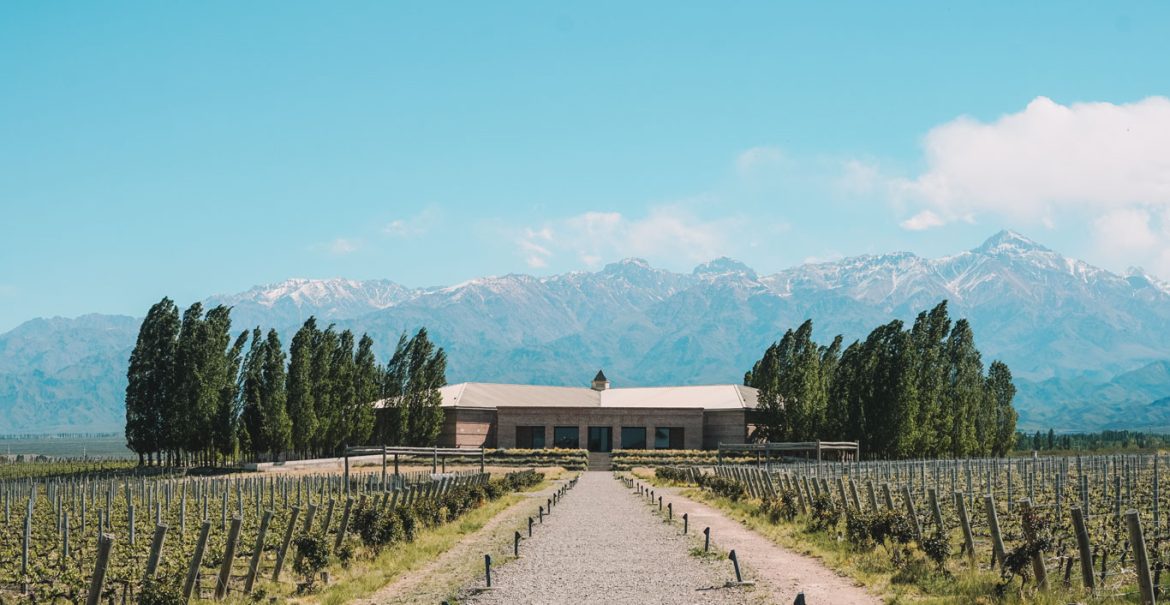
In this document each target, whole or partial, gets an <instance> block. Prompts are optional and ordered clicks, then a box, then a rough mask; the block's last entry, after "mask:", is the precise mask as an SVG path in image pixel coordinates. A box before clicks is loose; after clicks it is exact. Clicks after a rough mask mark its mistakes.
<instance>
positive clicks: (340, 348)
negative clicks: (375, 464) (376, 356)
mask: <svg viewBox="0 0 1170 605" xmlns="http://www.w3.org/2000/svg"><path fill="white" fill-rule="evenodd" d="M353 347H354V341H353V332H350V331H349V330H344V331H342V332H341V334H339V335H338V337H337V348H336V349H334V351H333V360H332V362H331V363H330V368H329V383H330V384H331V385H332V387H333V400H332V404H333V414H334V415H335V416H334V418H333V421H332V422H330V424H329V429H330V430H329V433H328V435H327V441H328V447H329V449H330V451H331V452H333V453H338V452H340V451H341V448H343V447H344V446H346V445H348V442H349V438H350V434H351V433H352V432H353V430H354V421H355V418H354V417H353V416H352V415H351V412H352V411H353V410H354V408H355V401H356V399H357V393H356V392H355V391H354V364H353Z"/></svg>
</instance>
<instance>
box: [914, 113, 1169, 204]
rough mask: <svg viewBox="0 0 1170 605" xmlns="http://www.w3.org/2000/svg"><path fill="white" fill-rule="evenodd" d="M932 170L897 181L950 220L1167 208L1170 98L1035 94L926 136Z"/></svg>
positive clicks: (927, 156)
mask: <svg viewBox="0 0 1170 605" xmlns="http://www.w3.org/2000/svg"><path fill="white" fill-rule="evenodd" d="M924 148H925V149H924V151H925V154H926V157H925V160H926V164H927V170H926V171H925V172H924V173H923V174H921V175H919V176H917V177H915V178H912V179H896V180H895V181H894V183H893V184H894V186H895V187H896V189H897V190H899V191H900V192H901V193H902V194H904V195H905V196H907V197H908V198H910V199H911V200H915V201H918V202H920V203H923V204H925V205H927V206H929V207H930V208H931V209H933V210H934V211H935V212H936V213H937V214H938V216H940V217H941V218H943V219H945V220H946V221H948V222H949V221H953V220H956V219H958V218H961V217H963V216H965V215H966V214H968V213H980V212H994V213H999V214H1002V215H1006V216H1010V217H1016V218H1023V219H1030V220H1036V221H1040V220H1042V219H1044V218H1046V217H1048V216H1050V215H1051V214H1052V213H1056V212H1061V211H1067V210H1069V209H1082V210H1083V209H1088V210H1095V211H1101V210H1108V209H1115V208H1125V207H1131V206H1134V205H1160V206H1165V205H1170V99H1167V98H1164V97H1150V98H1148V99H1145V100H1143V101H1139V102H1136V103H1129V104H1121V105H1116V104H1113V103H1074V104H1072V105H1067V106H1066V105H1061V104H1059V103H1056V102H1054V101H1052V100H1051V99H1048V98H1046V97H1038V98H1036V99H1035V100H1033V101H1032V102H1031V103H1029V104H1028V106H1027V107H1026V108H1024V110H1023V111H1021V112H1018V113H1013V114H1008V115H1006V116H1003V117H1001V118H1000V119H998V120H996V121H994V122H990V123H984V122H980V121H978V120H974V119H972V118H969V117H961V118H958V119H956V120H953V121H951V122H948V123H946V124H943V125H941V126H938V127H935V128H933V129H932V130H931V131H930V132H929V133H927V135H926V138H925V140H924Z"/></svg>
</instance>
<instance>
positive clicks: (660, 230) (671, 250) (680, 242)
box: [516, 205, 743, 268]
mask: <svg viewBox="0 0 1170 605" xmlns="http://www.w3.org/2000/svg"><path fill="white" fill-rule="evenodd" d="M742 222H743V221H741V220H740V219H738V218H736V217H727V218H720V219H715V220H703V219H701V218H699V217H698V216H696V215H695V214H694V213H692V212H691V211H689V210H687V209H686V208H683V207H682V206H678V205H669V206H657V207H654V208H651V209H650V211H649V212H648V213H647V214H646V215H645V216H643V217H640V218H631V217H628V216H625V215H623V214H622V213H620V212H585V213H583V214H579V215H576V216H572V217H569V218H565V219H560V220H556V221H551V222H548V223H545V224H543V225H541V226H539V227H535V228H527V229H524V230H523V231H521V232H520V234H519V236H518V237H517V238H516V245H517V247H518V248H519V250H520V253H521V254H522V255H523V256H524V259H525V262H527V263H528V265H529V266H530V267H536V268H540V267H545V266H547V265H548V264H549V262H550V261H552V260H553V259H554V258H558V257H560V258H562V259H563V258H564V257H569V258H571V259H573V260H574V261H576V262H578V263H581V264H584V265H585V266H587V267H591V268H597V267H599V266H600V265H601V263H603V262H605V261H611V260H617V259H619V258H624V257H630V256H637V257H641V258H646V259H648V260H650V261H652V262H656V263H660V264H667V265H677V264H678V262H679V261H686V262H702V261H706V260H710V259H711V258H714V257H717V256H720V255H724V254H728V253H729V249H730V248H731V247H732V243H733V241H734V238H735V233H736V231H737V230H739V229H741V228H742Z"/></svg>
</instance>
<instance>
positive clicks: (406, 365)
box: [381, 328, 447, 446]
mask: <svg viewBox="0 0 1170 605" xmlns="http://www.w3.org/2000/svg"><path fill="white" fill-rule="evenodd" d="M446 384H447V354H446V353H445V352H444V351H443V349H441V348H436V347H435V345H434V343H432V342H431V341H430V339H429V338H428V336H427V331H426V328H420V329H419V331H418V333H416V334H415V335H414V336H413V337H412V338H410V339H409V340H408V339H407V338H406V334H403V335H402V336H401V338H399V339H398V346H397V347H396V348H395V350H394V355H393V356H392V357H391V358H390V362H389V363H388V364H387V366H386V372H385V374H384V383H383V392H384V393H385V394H386V395H387V397H388V399H389V402H388V403H389V404H390V409H388V410H387V413H386V414H385V417H386V418H387V421H386V423H387V426H385V427H383V430H382V435H381V436H382V437H383V438H384V439H387V440H392V441H388V442H387V443H390V444H393V445H409V446H429V445H434V443H435V440H436V439H437V438H438V437H439V433H440V431H442V428H443V408H442V403H443V397H442V395H441V394H440V393H439V389H440V388H441V387H444V386H446Z"/></svg>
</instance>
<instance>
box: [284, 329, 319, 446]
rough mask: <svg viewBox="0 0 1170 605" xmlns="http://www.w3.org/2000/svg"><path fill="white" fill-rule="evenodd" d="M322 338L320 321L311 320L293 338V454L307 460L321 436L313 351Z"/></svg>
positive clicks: (290, 411) (290, 409)
mask: <svg viewBox="0 0 1170 605" xmlns="http://www.w3.org/2000/svg"><path fill="white" fill-rule="evenodd" d="M319 337H320V331H319V330H317V319H316V318H315V317H310V318H309V319H307V320H306V321H305V323H304V325H302V326H301V328H300V329H299V330H297V333H296V334H295V335H294V336H293V339H292V345H291V346H290V348H289V362H288V415H289V420H290V421H291V422H292V438H293V450H294V451H296V452H297V453H298V454H299V455H301V456H306V455H308V453H309V450H310V448H312V446H313V436H314V435H315V434H316V432H317V404H316V400H315V399H314V397H313V370H312V367H313V347H314V342H315V341H316V340H317V339H318V338H319Z"/></svg>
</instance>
